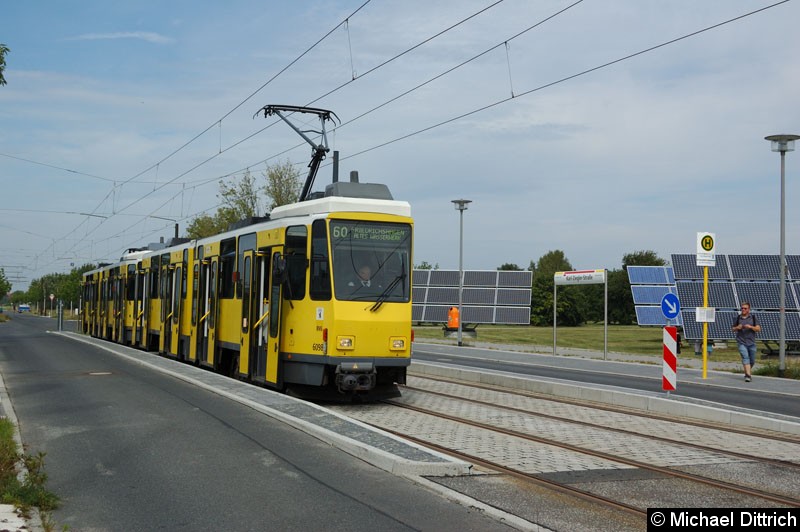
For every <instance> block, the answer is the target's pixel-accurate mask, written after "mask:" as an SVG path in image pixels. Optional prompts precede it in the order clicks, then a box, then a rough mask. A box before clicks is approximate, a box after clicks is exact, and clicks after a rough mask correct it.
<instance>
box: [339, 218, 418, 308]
mask: <svg viewBox="0 0 800 532" xmlns="http://www.w3.org/2000/svg"><path fill="white" fill-rule="evenodd" d="M330 235H331V250H332V254H333V285H334V293H335V294H336V299H339V300H345V301H348V300H349V301H381V302H404V303H407V302H408V301H409V300H410V297H411V268H412V266H411V260H410V258H411V226H410V225H409V224H401V223H386V222H365V221H355V220H331V222H330Z"/></svg>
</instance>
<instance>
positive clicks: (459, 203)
mask: <svg viewBox="0 0 800 532" xmlns="http://www.w3.org/2000/svg"><path fill="white" fill-rule="evenodd" d="M451 201H452V202H453V203H454V204H455V208H456V210H457V211H458V213H459V222H460V227H459V232H458V345H459V347H460V346H461V331H462V328H461V324H462V322H463V321H464V313H463V311H462V308H461V307H462V304H463V302H464V211H466V210H467V204H468V203H472V200H468V199H457V200H451Z"/></svg>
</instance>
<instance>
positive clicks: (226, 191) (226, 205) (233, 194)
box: [217, 170, 266, 222]
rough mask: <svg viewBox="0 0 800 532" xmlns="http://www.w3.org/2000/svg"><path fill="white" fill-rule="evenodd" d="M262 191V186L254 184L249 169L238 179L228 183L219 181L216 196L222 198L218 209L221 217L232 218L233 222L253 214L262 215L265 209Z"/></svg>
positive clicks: (254, 181)
mask: <svg viewBox="0 0 800 532" xmlns="http://www.w3.org/2000/svg"><path fill="white" fill-rule="evenodd" d="M262 191H263V187H258V186H256V180H255V178H254V177H253V175H252V174H251V173H250V170H247V171H246V172H245V173H244V174H243V175H242V178H241V179H240V180H239V181H233V182H232V183H231V184H230V185H229V184H227V183H225V182H224V181H220V182H219V194H217V197H219V198H220V199H222V207H220V211H221V212H222V213H223V217H224V218H227V219H230V218H233V220H232V221H233V222H235V221H237V220H243V219H245V218H252V217H254V216H264V214H265V213H266V209H265V207H264V203H265V202H264V199H263V198H262V197H261V194H260V193H261V192H262ZM220 211H218V212H220Z"/></svg>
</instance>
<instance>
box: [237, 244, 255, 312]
mask: <svg viewBox="0 0 800 532" xmlns="http://www.w3.org/2000/svg"><path fill="white" fill-rule="evenodd" d="M254 249H256V234H255V233H248V234H246V235H242V236H240V237H239V264H238V267H237V269H236V271H238V272H239V282H238V283H234V284H235V285H236V297H237V298H241V297H242V272H244V252H245V251H251V250H254Z"/></svg>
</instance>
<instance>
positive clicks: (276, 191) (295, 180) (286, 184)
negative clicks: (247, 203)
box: [264, 161, 303, 210]
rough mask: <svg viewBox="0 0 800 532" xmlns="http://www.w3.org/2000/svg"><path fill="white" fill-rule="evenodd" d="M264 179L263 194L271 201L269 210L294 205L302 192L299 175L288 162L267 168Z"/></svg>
mask: <svg viewBox="0 0 800 532" xmlns="http://www.w3.org/2000/svg"><path fill="white" fill-rule="evenodd" d="M264 177H265V178H266V179H267V184H266V186H265V187H264V192H266V193H267V196H268V197H269V198H270V199H272V204H271V205H270V210H272V209H274V208H275V207H280V206H281V205H289V204H290V203H295V202H296V201H297V200H298V199H299V198H300V192H301V191H302V190H303V184H302V183H301V182H300V173H299V172H298V171H297V170H295V169H294V167H293V166H292V164H291V163H290V162H289V161H286V162H285V163H278V164H276V165H273V166H268V167H267V170H266V172H264Z"/></svg>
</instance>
